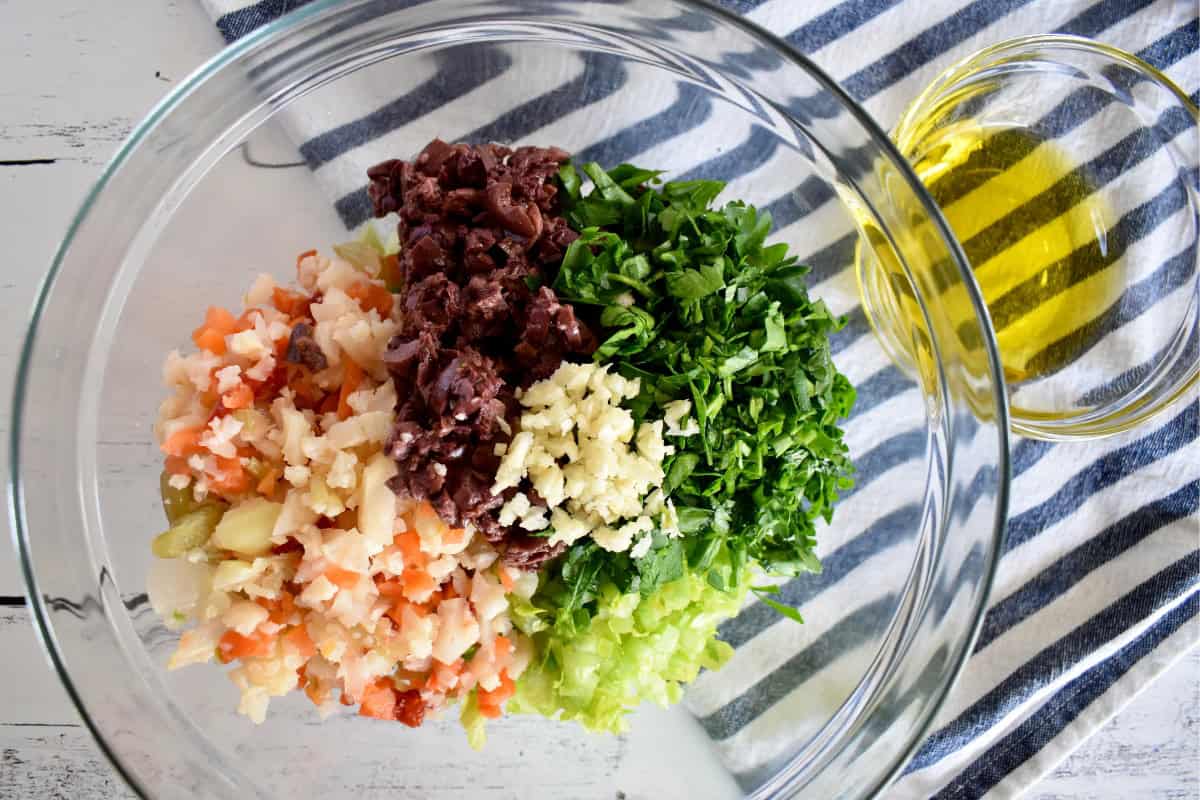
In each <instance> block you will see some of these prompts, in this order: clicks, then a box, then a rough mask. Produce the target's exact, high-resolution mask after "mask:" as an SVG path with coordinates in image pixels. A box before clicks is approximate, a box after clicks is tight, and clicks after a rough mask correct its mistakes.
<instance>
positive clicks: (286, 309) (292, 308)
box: [271, 286, 312, 317]
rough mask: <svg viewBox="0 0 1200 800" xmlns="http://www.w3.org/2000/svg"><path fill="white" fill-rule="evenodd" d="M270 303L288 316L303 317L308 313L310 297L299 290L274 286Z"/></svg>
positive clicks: (310, 302)
mask: <svg viewBox="0 0 1200 800" xmlns="http://www.w3.org/2000/svg"><path fill="white" fill-rule="evenodd" d="M271 304H272V305H274V306H275V307H276V308H277V309H279V310H280V311H282V312H283V313H284V314H287V315H288V316H289V317H303V316H307V315H308V309H309V306H310V305H311V304H312V298H310V297H309V296H308V295H305V294H301V293H300V292H293V291H291V290H290V289H282V288H280V287H278V286H276V287H275V289H274V290H272V292H271Z"/></svg>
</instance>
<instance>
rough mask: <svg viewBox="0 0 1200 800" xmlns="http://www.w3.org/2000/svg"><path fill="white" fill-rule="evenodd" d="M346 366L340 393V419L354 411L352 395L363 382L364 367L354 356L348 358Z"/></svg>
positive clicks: (338, 405)
mask: <svg viewBox="0 0 1200 800" xmlns="http://www.w3.org/2000/svg"><path fill="white" fill-rule="evenodd" d="M344 368H345V371H344V372H343V374H342V391H341V393H340V394H339V395H338V404H337V414H338V419H346V418H347V417H349V416H350V414H351V413H353V412H352V410H351V408H350V402H349V400H350V395H352V394H353V393H354V392H356V391H357V390H358V386H359V384H360V383H362V379H363V371H362V367H360V366H359V365H358V362H357V361H355V360H354V359H353V358H347V359H346V363H345V365H344Z"/></svg>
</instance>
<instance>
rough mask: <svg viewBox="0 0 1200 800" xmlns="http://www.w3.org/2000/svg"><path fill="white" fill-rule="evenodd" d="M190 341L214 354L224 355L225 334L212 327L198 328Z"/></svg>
mask: <svg viewBox="0 0 1200 800" xmlns="http://www.w3.org/2000/svg"><path fill="white" fill-rule="evenodd" d="M192 341H193V342H195V343H196V347H199V348H200V349H201V350H207V351H208V352H210V353H212V354H213V355H215V356H223V355H225V336H224V334H222V333H220V332H219V331H214V330H213V329H212V328H200V329H199V330H198V331H197V332H196V333H194V334H193V335H192Z"/></svg>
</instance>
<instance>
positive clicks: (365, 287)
mask: <svg viewBox="0 0 1200 800" xmlns="http://www.w3.org/2000/svg"><path fill="white" fill-rule="evenodd" d="M346 294H348V295H350V297H352V298H354V300H355V301H356V302H357V303H358V305H359V308H361V309H362V310H363V311H370V310H371V309H372V308H373V309H375V310H376V311H378V312H379V316H380V317H382V318H384V319H387V318H388V317H389V316H391V314H392V305H393V304H394V303H395V297H394V296H393V295H392V293H391V292H389V291H388V290H387V287H386V286H380V285H379V284H378V283H356V284H354V285H353V286H351V287H350V288H349V289H347V290H346Z"/></svg>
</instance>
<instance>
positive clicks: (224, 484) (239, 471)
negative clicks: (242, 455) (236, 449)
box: [209, 456, 250, 494]
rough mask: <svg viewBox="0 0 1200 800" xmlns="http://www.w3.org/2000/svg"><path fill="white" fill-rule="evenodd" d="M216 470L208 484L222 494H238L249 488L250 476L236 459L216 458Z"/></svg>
mask: <svg viewBox="0 0 1200 800" xmlns="http://www.w3.org/2000/svg"><path fill="white" fill-rule="evenodd" d="M216 459H217V470H216V472H215V473H214V474H212V475H211V476H210V478H211V480H210V481H209V484H210V485H211V486H212V487H213V488H214V489H216V490H217V491H218V492H221V493H222V494H240V493H241V492H244V491H246V490H247V489H249V488H250V474H249V473H248V472H246V470H245V468H244V467H243V466H242V462H241V461H240V460H239V459H238V458H236V457H235V458H225V457H224V456H217V457H216Z"/></svg>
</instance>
